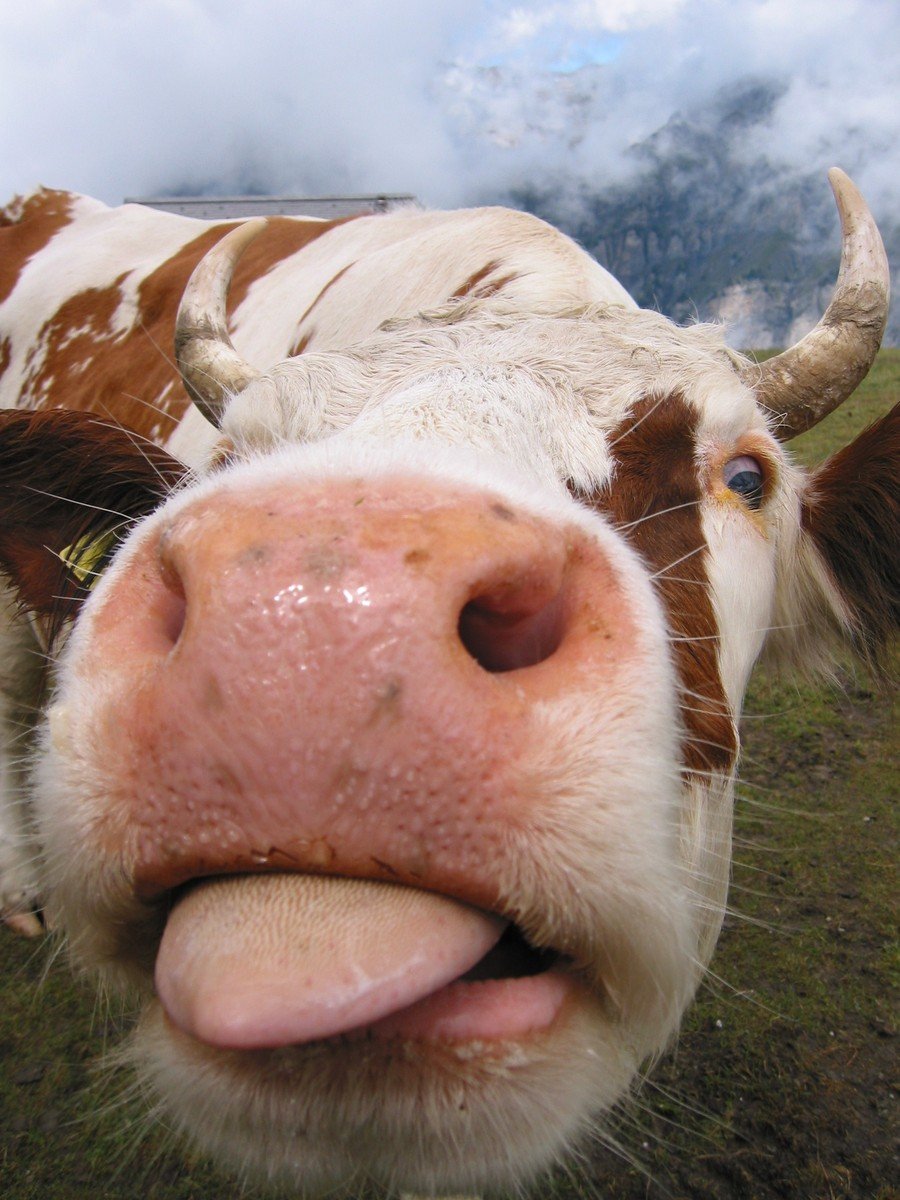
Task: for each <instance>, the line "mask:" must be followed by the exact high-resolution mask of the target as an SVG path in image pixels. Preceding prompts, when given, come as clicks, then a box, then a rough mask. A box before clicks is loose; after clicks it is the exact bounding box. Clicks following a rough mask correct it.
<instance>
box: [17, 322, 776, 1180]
mask: <svg viewBox="0 0 900 1200" xmlns="http://www.w3.org/2000/svg"><path fill="white" fill-rule="evenodd" d="M458 315H459V319H458V320H452V321H444V320H441V321H437V322H435V323H433V324H429V323H416V324H415V325H411V326H409V327H406V328H403V329H392V330H390V331H387V332H385V333H384V334H382V335H380V336H379V337H378V338H376V339H374V340H373V341H372V343H371V344H370V345H366V346H363V347H360V348H359V349H358V350H356V351H354V352H353V353H352V354H333V355H327V354H325V355H321V356H317V357H311V358H309V359H308V360H307V361H303V360H297V361H291V362H288V363H285V364H283V365H282V366H280V367H279V368H277V369H276V370H275V371H273V372H272V373H271V374H270V375H269V376H267V377H265V378H263V379H261V380H259V381H257V382H255V383H253V384H251V385H250V386H249V387H248V388H247V390H246V391H245V392H244V393H243V394H242V395H240V396H239V397H237V399H235V400H234V402H233V403H232V405H231V406H230V408H229V409H228V412H227V414H226V417H225V419H224V422H223V426H222V429H223V441H222V445H221V447H220V449H219V452H218V454H217V456H216V457H217V459H218V460H219V465H217V467H216V468H215V469H213V470H212V471H211V473H210V475H209V477H208V478H207V479H206V480H205V481H203V482H201V483H199V484H197V485H196V486H191V487H186V488H184V489H183V490H180V491H179V492H178V493H177V494H176V495H174V496H173V497H172V498H171V499H170V500H169V501H168V502H167V503H165V504H164V505H163V506H162V507H161V508H160V509H159V510H158V511H157V512H155V513H154V514H153V515H152V516H150V517H149V518H148V519H147V520H145V521H144V522H143V523H142V524H141V525H140V526H139V527H138V528H137V529H136V530H135V531H134V532H133V533H132V534H131V535H130V537H129V538H128V539H127V540H126V542H125V543H124V545H123V546H122V548H121V550H120V551H119V553H118V554H117V556H116V557H115V559H114V561H113V563H112V565H111V566H110V567H109V568H108V569H107V571H106V572H105V575H104V577H103V578H102V579H101V580H100V581H99V582H98V584H97V585H96V587H95V588H94V590H93V595H92V596H91V598H90V599H89V600H88V602H87V603H86V604H85V606H84V609H83V611H82V613H81V616H80V618H79V620H78V622H77V624H76V627H75V630H74V632H73V634H72V637H71V639H70V641H69V644H68V647H67V649H66V651H65V653H64V655H63V658H62V662H61V664H60V671H59V687H58V692H57V695H56V698H55V700H54V703H53V705H52V706H51V708H50V711H49V722H48V734H47V737H46V740H45V753H44V755H43V756H42V759H41V761H40V765H39V768H38V774H39V780H38V789H37V791H38V795H39V796H40V797H41V801H40V803H41V806H42V819H43V827H44V840H45V848H46V854H47V860H48V868H47V874H48V878H50V879H52V880H53V881H54V893H53V898H52V900H51V904H52V905H53V907H54V908H55V909H57V910H58V913H59V919H60V920H61V921H64V922H65V925H66V927H67V931H68V933H69V935H70V937H71V939H72V943H73V946H74V948H75V952H76V954H77V955H78V956H79V957H80V958H81V959H82V960H83V961H86V962H89V963H91V964H96V965H100V966H101V967H103V968H104V969H105V970H107V971H108V972H109V973H111V974H112V975H114V976H125V977H127V979H128V980H130V981H133V982H137V984H138V985H139V986H142V987H143V988H144V990H145V991H146V992H147V993H150V992H151V990H152V989H153V986H154V969H155V990H156V997H158V998H152V999H151V1000H150V1001H149V1005H148V1008H147V1012H146V1015H145V1017H144V1021H143V1025H142V1029H141V1033H140V1034H139V1040H138V1046H139V1049H138V1051H137V1053H138V1054H139V1055H140V1057H141V1058H142V1060H143V1064H144V1065H143V1069H144V1071H145V1073H146V1074H147V1075H148V1076H149V1077H150V1078H151V1080H152V1081H153V1084H154V1086H155V1087H156V1088H158V1089H159V1090H160V1091H161V1092H162V1093H163V1094H165V1095H166V1096H167V1097H168V1103H169V1104H170V1105H171V1107H172V1110H173V1112H174V1115H175V1118H176V1119H177V1120H180V1121H182V1122H183V1123H184V1124H185V1125H187V1126H188V1127H189V1128H195V1129H196V1132H197V1133H198V1135H199V1136H200V1138H201V1139H202V1140H203V1141H204V1142H205V1143H207V1144H210V1145H212V1146H213V1147H215V1148H216V1149H218V1150H219V1152H220V1153H225V1154H227V1155H231V1156H234V1157H236V1158H237V1159H238V1160H239V1161H240V1162H243V1161H244V1159H245V1158H251V1159H252V1158H254V1157H259V1162H260V1164H261V1165H262V1166H263V1168H264V1169H265V1170H271V1171H272V1172H274V1173H276V1174H279V1175H290V1174H291V1173H292V1172H294V1171H295V1169H296V1164H297V1162H298V1160H301V1161H302V1163H303V1166H302V1168H301V1176H302V1177H303V1178H307V1177H308V1178H309V1179H311V1180H312V1181H313V1182H314V1183H317V1184H318V1183H319V1182H322V1181H327V1180H331V1181H332V1182H333V1181H334V1180H335V1179H342V1178H344V1177H345V1176H346V1175H347V1174H348V1172H350V1171H351V1163H350V1161H349V1160H348V1157H347V1155H348V1153H352V1154H357V1155H358V1161H357V1162H356V1164H355V1168H354V1169H360V1170H363V1171H370V1172H371V1173H373V1174H374V1175H375V1176H376V1177H379V1178H381V1179H382V1180H383V1181H386V1182H391V1181H392V1180H394V1179H395V1178H396V1179H398V1180H399V1181H400V1182H403V1183H405V1184H406V1185H407V1186H417V1187H423V1188H425V1187H429V1186H431V1185H432V1184H443V1185H445V1186H446V1185H447V1184H452V1185H453V1186H465V1185H471V1184H473V1183H475V1182H478V1181H481V1182H483V1181H484V1179H485V1177H487V1178H488V1179H494V1180H498V1181H503V1180H508V1179H511V1178H514V1177H516V1176H517V1175H518V1174H519V1173H522V1172H523V1171H526V1172H527V1170H528V1168H530V1167H531V1166H532V1165H537V1164H538V1163H542V1162H544V1161H545V1160H546V1158H547V1156H548V1154H553V1153H555V1152H556V1151H557V1150H558V1147H559V1145H560V1143H561V1142H563V1141H565V1140H566V1139H568V1138H570V1137H571V1136H572V1135H573V1134H575V1133H576V1132H577V1131H578V1130H579V1129H580V1128H581V1126H582V1125H583V1123H584V1121H585V1120H586V1118H587V1117H588V1115H589V1114H591V1113H593V1112H595V1111H596V1109H597V1108H598V1107H605V1106H607V1105H608V1104H609V1103H610V1102H612V1101H613V1100H614V1099H615V1098H616V1097H617V1096H618V1095H620V1094H621V1092H622V1090H623V1089H624V1088H625V1087H626V1085H627V1083H628V1081H629V1080H630V1079H631V1077H632V1076H633V1074H634V1073H635V1071H636V1070H637V1068H638V1066H639V1064H640V1063H641V1062H642V1061H643V1060H644V1059H645V1058H646V1057H647V1056H648V1055H651V1054H653V1053H655V1052H657V1051H658V1050H660V1049H661V1048H662V1046H663V1045H664V1044H665V1042H666V1041H667V1039H668V1037H669V1036H670V1034H671V1032H672V1031H673V1029H674V1028H675V1026H676V1024H677V1022H678V1019H679V1016H680V1014H681V1012H682V1010H683V1008H684V1005H685V1004H686V1002H687V1000H688V998H689V997H690V995H691V993H692V991H693V989H694V986H695V983H696V980H697V977H698V973H699V970H700V969H701V966H702V964H703V962H704V961H705V960H706V958H707V957H708V954H709V952H710V949H711V946H712V944H713V942H714V940H715V935H716V932H717V929H718V924H719V920H720V915H721V911H722V904H723V901H724V893H725V886H726V878H727V871H728V851H729V826H730V814H729V803H730V783H731V776H732V772H733V768H734V760H735V755H736V736H735V719H736V715H737V708H738V705H739V701H740V695H741V692H742V690H743V685H744V681H745V679H746V675H747V672H748V670H749V666H750V663H751V662H752V660H753V658H754V656H755V654H756V652H757V650H758V648H759V645H760V642H761V639H762V637H763V635H764V631H765V629H766V627H767V625H768V624H769V622H770V620H771V610H772V604H773V596H774V577H775V563H776V558H777V554H778V546H779V539H778V534H777V525H778V515H779V514H780V513H781V512H782V511H783V510H784V509H785V508H790V507H791V506H792V505H795V504H796V499H795V497H794V495H793V492H792V490H791V481H790V475H789V472H788V471H787V469H786V468H785V465H784V461H783V454H782V452H781V450H780V448H779V447H778V444H777V443H776V442H775V441H774V440H773V439H772V438H771V436H770V435H769V433H768V432H767V429H766V425H765V421H764V419H763V417H762V415H761V414H760V412H759V410H758V409H757V406H756V404H755V403H754V400H753V397H752V394H751V393H750V391H749V390H748V389H747V387H746V386H745V385H744V384H743V383H742V382H741V380H740V379H739V377H738V375H737V373H736V371H735V369H734V366H733V364H732V361H731V359H730V357H729V356H728V354H727V353H726V352H725V350H724V348H723V346H722V344H721V341H720V338H719V335H718V334H717V333H715V332H714V331H710V330H704V329H697V330H693V331H689V332H684V331H679V330H676V329H675V328H674V327H672V326H671V325H669V324H668V323H667V322H665V321H664V320H663V319H662V318H657V317H654V316H651V315H647V314H627V313H623V312H621V311H592V312H586V313H577V314H562V315H558V316H548V317H543V318H530V319H528V320H525V321H523V320H518V321H516V320H513V319H511V318H508V317H504V316H499V317H498V316H496V315H491V314H490V313H481V312H479V311H478V310H473V311H461V312H460V313H459V314H458ZM648 341H652V344H653V345H654V352H653V354H652V355H649V354H648V353H647V352H646V351H645V350H643V349H642V347H643V346H645V345H646V344H647V342H648ZM525 347H527V348H528V350H527V352H526V350H525ZM688 364H692V368H689V367H688ZM692 371H693V374H692ZM598 377H599V378H601V379H606V380H612V381H613V383H612V384H611V385H610V384H606V385H605V386H601V385H599V384H598V383H597V382H596V380H597V378H598ZM226 447H227V451H226V453H227V458H228V459H229V462H228V463H227V464H225V465H223V464H222V458H223V450H224V449H225V448H226ZM321 876H325V877H326V878H325V879H322V878H321ZM210 878H214V879H215V880H216V882H215V883H214V884H212V885H209V884H206V885H204V883H203V882H198V881H206V880H207V879H210ZM347 881H353V882H351V883H348V882H347ZM345 912H349V913H350V914H352V918H351V917H346V918H345V917H344V916H343V915H342V914H344V913H345ZM507 922H508V925H505V924H504V923H507ZM504 930H505V931H504ZM498 938H499V939H500V940H499V941H498ZM459 979H462V980H463V982H455V981H457V980H459ZM201 1068H202V1069H201ZM335 1096H339V1097H340V1099H339V1100H338V1101H336V1102H332V1100H331V1099H330V1098H331V1097H335ZM398 1128H399V1129H401V1130H403V1129H404V1128H406V1130H407V1132H406V1133H405V1134H404V1133H401V1134H400V1136H399V1138H398V1137H397V1136H395V1133H394V1132H393V1131H395V1130H397V1129H398ZM348 1131H349V1132H348ZM353 1131H358V1132H353ZM498 1147H502V1148H503V1149H502V1153H501V1152H500V1151H499V1150H498ZM404 1171H405V1172H406V1174H403V1172H404Z"/></svg>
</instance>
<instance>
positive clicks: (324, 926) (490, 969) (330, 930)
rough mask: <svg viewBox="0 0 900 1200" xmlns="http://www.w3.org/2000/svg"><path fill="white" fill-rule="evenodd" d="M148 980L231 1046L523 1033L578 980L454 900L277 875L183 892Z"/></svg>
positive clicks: (541, 1021) (171, 1013) (202, 1029)
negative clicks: (368, 1038) (346, 1039)
mask: <svg viewBox="0 0 900 1200" xmlns="http://www.w3.org/2000/svg"><path fill="white" fill-rule="evenodd" d="M156 985H157V992H158V994H159V997H160V1000H161V1002H162V1004H163V1007H164V1009H165V1011H166V1014H167V1016H168V1017H169V1019H170V1020H171V1021H173V1022H174V1024H175V1025H177V1026H178V1027H179V1028H181V1029H182V1030H183V1031H184V1032H186V1033H188V1034H190V1035H191V1036H192V1037H195V1038H197V1039H198V1040H200V1041H202V1042H206V1043H207V1044H210V1045H214V1046H219V1047H222V1048H228V1049H238V1050H240V1049H260V1048H274V1047H278V1046H287V1045H297V1044H304V1043H309V1042H313V1041H322V1040H325V1039H328V1038H331V1037H341V1038H353V1037H360V1036H366V1037H375V1038H396V1037H401V1038H407V1039H409V1038H414V1039H420V1040H425V1041H433V1040H440V1041H472V1040H481V1041H495V1040H498V1039H502V1040H509V1039H511V1038H521V1037H523V1036H526V1035H528V1034H530V1033H533V1032H535V1031H538V1030H542V1029H545V1028H547V1027H548V1026H549V1025H550V1024H552V1023H553V1021H554V1019H555V1018H556V1016H557V1014H558V1012H559V1010H560V1008H561V1007H562V1004H563V1001H564V1000H565V998H566V996H567V995H568V994H569V993H570V992H571V990H572V989H573V988H574V987H575V986H576V983H575V978H574V976H573V974H572V973H571V971H569V970H567V969H566V966H565V963H564V961H563V960H562V959H561V957H560V956H559V955H558V954H556V953H555V952H553V951H550V950H544V949H539V948H537V947H535V946H533V945H532V944H531V943H530V942H529V941H528V939H527V938H526V937H525V936H524V934H523V933H522V931H521V930H520V929H519V928H518V927H516V926H515V925H511V924H508V923H507V922H505V921H503V920H502V919H501V918H499V917H496V916H493V915H492V914H489V913H485V912H482V911H480V910H478V909H473V908H471V907H470V906H469V905H467V904H463V903H462V902H460V901H457V900H453V899H449V898H447V897H444V896H437V895H434V894H432V893H429V892H421V891H418V890H417V889H415V888H408V887H403V886H399V885H394V884H385V883H381V882H371V881H366V880H358V879H344V878H329V877H322V876H305V875H293V874H284V875H249V876H237V877H228V878H219V879H212V880H204V881H202V882H200V883H198V884H196V885H194V886H192V887H190V888H188V889H186V891H185V892H184V894H183V895H182V896H181V898H179V900H178V901H177V902H176V904H175V906H174V908H173V910H172V913H171V914H170V918H169V922H168V924H167V926H166V931H165V933H164V935H163V939H162V942H161V945H160V949H159V953H158V956H157V963H156Z"/></svg>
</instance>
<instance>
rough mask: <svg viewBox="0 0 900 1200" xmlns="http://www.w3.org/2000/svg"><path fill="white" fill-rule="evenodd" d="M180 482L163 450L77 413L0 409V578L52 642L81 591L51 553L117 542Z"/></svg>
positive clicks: (84, 590) (178, 469)
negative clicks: (40, 619)
mask: <svg viewBox="0 0 900 1200" xmlns="http://www.w3.org/2000/svg"><path fill="white" fill-rule="evenodd" d="M184 475H185V469H184V467H183V466H182V465H181V463H178V462H176V461H175V459H173V458H171V457H170V456H169V455H168V454H166V453H165V451H164V450H161V449H159V448H158V447H157V446H154V445H152V444H148V443H146V442H143V441H142V440H140V439H139V438H137V437H135V435H134V434H133V433H131V432H130V431H129V430H126V429H122V428H119V427H118V426H115V425H109V424H105V423H104V422H103V421H102V420H100V419H98V418H96V417H93V416H90V415H88V414H86V413H78V412H64V411H60V410H58V409H55V410H50V411H48V412H39V413H31V412H23V411H21V410H19V409H3V410H0V570H2V572H3V573H4V574H5V575H6V576H8V577H9V579H10V580H11V581H12V583H13V584H14V586H15V587H16V590H17V592H18V596H19V600H20V602H21V604H22V606H23V607H24V608H27V609H30V610H31V611H33V612H36V613H40V614H41V615H42V616H45V617H47V618H48V621H49V625H50V627H51V634H52V633H55V632H56V630H58V628H59V626H60V624H61V623H62V622H63V621H64V620H65V619H66V618H68V617H70V616H73V615H74V613H75V611H76V610H77V608H78V606H79V605H80V604H81V602H82V601H83V600H84V599H85V597H86V596H87V595H88V592H89V590H90V587H89V584H90V579H89V578H88V579H87V580H86V581H85V582H84V583H83V582H82V581H80V580H79V578H78V576H77V575H76V574H75V573H74V572H73V570H72V569H71V567H70V566H69V565H67V564H66V563H64V562H63V561H62V560H61V559H60V557H59V555H60V552H61V551H62V550H63V549H64V548H66V547H71V546H73V545H74V544H75V543H77V542H78V541H79V539H81V538H86V539H87V540H88V541H90V542H94V541H95V540H96V539H98V538H101V537H102V536H103V535H104V534H106V533H108V532H109V531H111V530H114V531H116V532H117V533H118V532H121V533H123V534H124V533H125V532H127V530H128V529H129V528H130V526H131V524H132V522H133V521H134V520H136V519H137V518H139V517H142V516H145V515H146V514H147V513H149V512H152V511H153V509H155V508H156V507H157V506H158V505H159V504H160V503H161V502H162V501H163V500H164V499H165V498H166V496H167V495H169V493H170V492H171V491H172V490H173V488H175V487H176V486H177V484H178V483H179V482H180V481H181V480H182V479H183V478H184ZM85 584H87V586H85Z"/></svg>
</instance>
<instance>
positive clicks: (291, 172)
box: [0, 0, 900, 211]
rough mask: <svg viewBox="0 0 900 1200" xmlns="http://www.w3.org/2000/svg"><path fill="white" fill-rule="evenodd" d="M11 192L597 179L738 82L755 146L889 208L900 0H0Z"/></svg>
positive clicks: (438, 197) (780, 163) (899, 75)
mask: <svg viewBox="0 0 900 1200" xmlns="http://www.w3.org/2000/svg"><path fill="white" fill-rule="evenodd" d="M0 17H2V26H0V28H2V31H3V32H2V35H0V105H2V118H3V119H2V121H0V175H2V179H0V185H2V186H0V195H2V196H3V197H4V198H5V197H9V196H12V195H13V194H14V193H21V192H27V191H29V190H31V189H32V188H33V187H34V186H35V185H37V184H39V183H42V184H45V185H48V186H53V187H64V188H69V189H72V190H76V191H83V192H87V193H90V194H92V195H95V196H98V197H99V198H101V199H104V200H106V201H108V202H110V203H116V202H118V201H120V200H121V199H122V197H123V196H125V195H159V194H175V193H184V192H192V193H197V192H215V193H218V194H232V193H236V192H238V193H239V192H245V191H261V192H268V193H291V194H317V193H320V194H321V193H331V194H333V193H369V192H384V191H403V192H413V193H415V194H416V195H417V196H418V197H419V198H420V199H421V200H422V201H424V202H425V203H428V204H431V205H454V204H461V203H467V202H473V201H481V200H485V199H488V200H489V199H492V198H495V197H502V196H504V195H505V194H506V192H507V191H508V189H509V188H510V187H512V186H516V185H521V184H522V183H525V182H529V181H530V182H536V183H546V182H547V181H552V180H554V179H557V178H558V179H560V180H561V181H563V180H564V181H566V184H567V183H568V181H570V180H573V179H576V180H580V181H583V182H586V183H589V184H593V183H597V184H603V183H605V182H609V181H610V180H613V179H616V178H619V177H621V176H622V175H623V174H624V173H626V172H627V171H628V170H629V169H631V167H630V159H629V154H628V151H629V147H631V146H633V145H634V144H635V143H637V142H640V141H642V140H643V139H645V138H646V137H648V136H649V135H651V134H652V133H653V132H654V131H655V130H657V129H658V128H660V127H661V126H662V125H664V124H665V122H666V121H667V120H669V118H670V117H671V116H672V115H673V114H675V113H679V112H687V113H693V114H697V113H700V114H702V112H703V111H704V107H705V106H706V105H707V104H708V103H709V102H710V99H711V98H712V97H713V96H715V95H716V93H717V92H718V91H719V90H720V89H722V88H723V87H728V86H729V85H731V84H733V83H734V82H735V81H736V80H739V79H742V78H745V77H752V78H757V79H760V80H763V81H767V82H774V83H778V84H779V85H780V86H781V87H782V92H781V97H780V100H779V101H778V103H777V105H776V107H775V109H774V111H773V112H772V113H771V114H770V116H769V117H768V118H767V119H766V120H765V121H764V122H763V123H761V124H757V125H756V126H754V127H753V128H751V129H749V130H748V131H747V135H746V152H747V153H748V155H758V154H759V153H761V152H764V153H765V155H766V156H767V157H768V158H769V159H770V160H771V161H772V162H773V163H774V164H775V165H776V166H777V167H780V168H784V169H787V170H797V171H802V172H804V173H807V172H810V171H816V170H819V169H821V170H822V171H823V172H824V170H825V169H826V168H827V167H828V166H830V165H832V164H833V163H838V164H840V165H842V166H844V167H845V168H846V169H847V170H849V171H851V173H853V174H854V175H855V176H856V177H857V179H858V182H860V184H861V185H862V186H863V187H864V189H865V190H866V191H867V193H868V195H869V198H870V201H871V202H872V204H873V207H875V208H876V210H877V209H878V208H882V209H887V208H890V209H891V211H894V210H895V208H896V201H897V199H898V190H900V189H898V180H900V171H898V165H900V164H898V157H900V150H898V147H900V128H898V126H900V104H898V102H897V101H898V95H897V91H898V88H897V80H898V79H900V61H898V60H900V5H898V4H896V3H895V0H829V3H828V4H827V5H824V4H822V3H821V0H730V2H728V3H725V2H722V0H716V2H712V0H560V2H558V3H535V2H532V3H529V2H527V0H520V2H519V3H509V2H507V0H452V2H451V0H429V3H427V4H426V3H423V2H422V0H381V2H380V3H377V4H376V3H374V2H373V0H341V3H340V4H339V5H327V6H326V5H322V4H321V3H318V2H317V3H312V2H311V0H257V2H256V3H247V2H244V0H239V2H235V3H230V4H221V3H213V2H212V0H29V3H27V4H26V3H22V0H0Z"/></svg>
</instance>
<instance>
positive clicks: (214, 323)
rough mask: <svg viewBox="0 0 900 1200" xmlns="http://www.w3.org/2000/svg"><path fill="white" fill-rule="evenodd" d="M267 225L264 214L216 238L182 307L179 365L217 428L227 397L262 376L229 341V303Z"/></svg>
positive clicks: (177, 341) (177, 346) (196, 271)
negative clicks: (235, 278)
mask: <svg viewBox="0 0 900 1200" xmlns="http://www.w3.org/2000/svg"><path fill="white" fill-rule="evenodd" d="M266 224H267V222H266V221H265V220H264V219H263V218H261V217H255V218H253V220H250V221H244V222H243V224H241V225H238V227H237V228H236V229H232V230H231V232H230V233H227V234H226V235H225V237H223V238H222V240H221V241H220V242H217V243H216V245H215V246H213V248H212V250H210V251H209V253H208V254H206V255H204V257H203V258H202V259H201V260H200V262H199V263H198V264H197V266H196V267H195V268H194V273H193V274H192V275H191V277H190V279H189V280H188V283H187V287H186V288H185V289H184V295H183V296H182V298H181V304H180V306H179V308H178V317H177V319H176V322H175V358H176V360H177V362H178V369H179V371H180V372H181V378H182V380H183V381H184V386H185V388H186V389H187V393H188V395H189V396H190V398H191V399H192V400H193V402H194V403H195V404H196V405H197V407H198V408H199V409H200V411H201V412H202V413H203V415H204V417H206V419H207V420H208V421H210V422H211V423H212V424H213V425H215V426H217V427H218V425H219V422H220V421H221V419H222V413H223V411H224V408H225V403H226V400H227V398H228V397H229V396H233V395H235V394H236V393H238V392H242V391H243V390H244V388H245V387H246V386H247V384H248V383H252V382H253V380H254V379H258V378H259V375H260V372H259V371H257V370H256V368H255V367H252V366H251V365H250V364H249V363H248V362H246V361H245V360H244V359H243V358H241V356H240V355H239V354H238V352H237V351H236V350H235V348H234V346H233V345H232V344H231V338H230V337H229V336H228V326H227V323H226V317H225V302H226V298H227V296H228V288H229V286H230V284H231V277H232V275H233V274H234V268H235V264H236V263H237V261H238V259H239V258H240V257H241V255H242V254H243V252H244V250H245V249H246V247H247V246H248V245H249V243H250V242H252V241H253V239H254V238H255V237H256V236H257V235H258V234H260V233H262V231H263V229H265V227H266Z"/></svg>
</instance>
